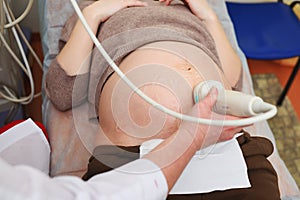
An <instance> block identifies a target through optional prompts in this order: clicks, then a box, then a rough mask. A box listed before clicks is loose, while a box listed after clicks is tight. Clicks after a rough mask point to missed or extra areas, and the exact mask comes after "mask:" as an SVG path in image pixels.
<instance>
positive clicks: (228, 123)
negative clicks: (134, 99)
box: [70, 0, 277, 126]
mask: <svg viewBox="0 0 300 200" xmlns="http://www.w3.org/2000/svg"><path fill="white" fill-rule="evenodd" d="M70 1H71V3H72V5H73V7H74V9H75V12H76V13H77V15H78V17H79V19H80V21H81V22H82V24H83V26H84V27H85V29H86V31H87V32H88V34H89V36H90V38H91V39H92V41H93V42H94V44H95V46H96V47H97V49H98V50H99V51H100V53H101V54H102V55H103V57H104V58H105V59H106V61H107V62H108V64H109V65H110V66H111V67H112V68H113V69H114V71H115V72H116V73H117V74H118V75H119V76H120V78H121V79H122V80H123V81H124V82H125V83H126V84H127V85H128V86H129V87H130V88H131V89H132V90H133V91H134V92H135V93H136V94H138V95H139V96H140V97H141V98H143V99H144V100H145V101H147V102H148V103H149V104H150V105H152V106H154V107H155V108H157V109H159V110H160V111H162V112H164V113H166V114H169V115H171V116H173V117H176V118H178V119H181V120H185V121H190V122H194V123H200V124H207V125H216V126H245V125H250V124H253V123H255V122H258V121H262V120H266V119H269V118H271V117H273V116H274V115H275V114H276V113H277V108H276V107H275V106H273V105H271V104H269V105H270V108H271V109H270V111H268V112H266V113H263V114H259V115H257V116H253V117H249V118H244V119H239V120H210V119H204V118H197V117H193V116H189V115H185V114H182V113H178V112H175V111H173V110H170V109H168V108H166V107H164V106H163V105H161V104H159V103H157V102H156V101H154V100H153V99H151V98H150V97H148V96H147V95H145V94H144V93H143V92H142V91H141V90H140V89H138V88H137V87H136V86H135V85H134V84H133V83H132V82H131V81H130V80H129V79H128V78H127V76H126V75H125V74H124V73H123V72H122V71H121V70H120V69H119V68H118V66H117V65H116V64H115V62H114V61H113V60H112V59H111V58H110V56H109V55H108V54H107V52H106V51H105V49H104V48H103V47H102V45H101V43H100V42H99V40H98V39H97V38H96V36H95V34H94V33H93V31H92V30H91V28H90V27H89V25H88V24H87V22H86V20H85V18H84V16H83V14H82V12H81V10H80V8H79V6H78V4H77V2H76V0H70Z"/></svg>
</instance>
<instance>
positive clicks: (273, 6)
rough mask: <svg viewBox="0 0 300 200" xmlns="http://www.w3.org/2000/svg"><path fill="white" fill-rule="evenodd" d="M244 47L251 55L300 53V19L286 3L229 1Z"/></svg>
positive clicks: (290, 54)
mask: <svg viewBox="0 0 300 200" xmlns="http://www.w3.org/2000/svg"><path fill="white" fill-rule="evenodd" d="M226 4H227V9H228V13H229V15H230V17H231V19H232V22H233V25H234V28H235V31H236V35H237V40H238V43H239V45H240V48H241V49H242V50H243V51H244V53H245V55H246V57H247V58H252V59H282V58H290V57H295V56H300V21H299V20H298V18H297V16H296V15H295V14H294V13H293V11H292V9H291V8H290V7H289V6H288V5H286V4H283V3H280V2H276V3H232V2H227V3H226Z"/></svg>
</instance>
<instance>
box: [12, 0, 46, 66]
mask: <svg viewBox="0 0 300 200" xmlns="http://www.w3.org/2000/svg"><path fill="white" fill-rule="evenodd" d="M7 8H8V11H9V14H10V16H11V18H12V19H13V20H15V17H14V15H13V12H12V10H11V9H10V7H9V6H7ZM15 27H16V28H17V30H18V32H19V35H20V36H21V37H22V39H23V42H24V43H25V44H26V46H27V48H28V49H29V51H30V53H31V54H32V56H33V57H34V59H35V61H36V62H37V63H38V65H39V66H40V68H41V69H43V64H42V62H41V60H40V59H39V57H38V55H37V54H36V53H35V51H34V50H33V48H32V46H31V45H30V44H29V42H28V40H27V38H26V36H25V35H24V33H23V31H22V29H21V27H20V25H19V24H16V25H15Z"/></svg>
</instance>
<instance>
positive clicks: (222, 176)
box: [141, 138, 251, 194]
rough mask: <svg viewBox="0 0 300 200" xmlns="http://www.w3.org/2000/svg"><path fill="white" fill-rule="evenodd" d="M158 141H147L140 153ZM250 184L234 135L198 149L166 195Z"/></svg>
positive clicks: (209, 190)
mask: <svg viewBox="0 0 300 200" xmlns="http://www.w3.org/2000/svg"><path fill="white" fill-rule="evenodd" d="M161 141H162V140H152V141H147V142H146V143H145V144H143V145H142V146H141V155H144V154H146V153H148V152H149V151H150V150H151V149H153V148H154V147H155V146H156V145H158V144H159V143H160V142H161ZM248 187H251V185H250V182H249V178H248V174H247V165H246V163H245V160H244V157H243V154H242V151H241V149H240V146H239V144H238V142H237V140H236V139H235V138H233V139H232V140H229V141H226V142H222V143H218V144H216V145H214V146H210V147H207V148H205V149H203V150H201V151H198V152H197V153H196V154H195V155H194V157H193V158H192V159H191V161H190V163H189V164H188V165H187V167H186V168H185V170H184V171H183V173H182V174H181V176H180V178H179V179H178V181H177V182H176V184H175V186H174V187H173V189H172V190H171V192H170V194H195V193H207V192H212V191H216V190H226V189H233V188H248Z"/></svg>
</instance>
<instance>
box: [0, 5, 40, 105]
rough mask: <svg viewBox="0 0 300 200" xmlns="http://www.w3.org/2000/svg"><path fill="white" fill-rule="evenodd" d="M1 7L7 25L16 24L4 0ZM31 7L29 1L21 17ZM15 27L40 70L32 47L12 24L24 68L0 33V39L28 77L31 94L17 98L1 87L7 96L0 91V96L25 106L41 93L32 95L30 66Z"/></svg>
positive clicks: (9, 90)
mask: <svg viewBox="0 0 300 200" xmlns="http://www.w3.org/2000/svg"><path fill="white" fill-rule="evenodd" d="M2 5H3V9H4V11H5V14H6V15H7V19H8V22H9V24H13V23H14V22H16V20H15V18H14V15H13V13H12V11H11V9H10V7H9V6H8V5H7V4H6V3H5V1H4V0H3V4H2ZM31 6H32V1H29V3H28V5H27V8H26V10H25V11H24V13H23V14H22V15H21V16H26V15H27V14H28V13H29V10H30V9H29V8H31ZM25 14H26V15H25ZM18 19H19V20H18V22H20V19H24V17H19V18H18ZM6 27H10V26H6ZM15 27H16V28H17V30H18V32H19V35H20V36H21V37H22V39H23V41H24V43H25V44H26V45H27V47H28V49H29V51H30V52H31V54H32V55H33V57H34V58H35V60H36V61H37V63H38V64H39V66H40V68H41V69H42V63H41V61H40V60H39V58H38V56H37V55H36V53H35V52H34V50H33V49H32V47H31V46H30V44H29V42H28V41H27V39H26V37H25V36H24V33H23V31H22V30H21V28H20V26H19V25H18V23H14V25H13V26H12V27H11V29H12V32H13V35H14V37H15V40H16V42H17V45H18V48H19V50H20V53H21V56H22V58H23V62H24V64H25V66H24V65H23V63H22V62H21V61H20V60H19V59H18V57H17V56H16V55H15V53H14V52H13V50H12V49H11V48H10V47H9V45H8V44H7V42H6V41H5V38H4V36H3V35H2V34H1V33H0V39H1V41H2V42H3V43H4V45H5V47H6V49H7V50H8V52H9V53H10V55H11V56H12V58H13V59H14V60H15V61H16V62H17V64H18V65H19V66H20V67H21V69H22V70H23V72H24V73H25V75H26V76H27V77H28V79H29V82H30V88H31V92H30V94H29V95H28V96H25V97H17V96H16V95H15V94H13V92H12V91H11V89H9V88H8V87H7V86H3V88H4V90H5V91H6V93H7V94H8V95H6V94H4V93H3V92H1V91H0V95H1V96H2V97H3V98H5V99H7V100H9V101H11V102H14V103H20V104H23V105H26V104H29V103H30V102H31V101H32V99H33V98H35V97H38V96H40V95H41V92H39V93H37V94H34V82H33V77H32V73H31V70H30V66H29V63H28V60H27V58H26V55H25V52H24V49H23V47H22V44H21V42H20V38H19V35H18V34H17V32H16V29H15Z"/></svg>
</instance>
